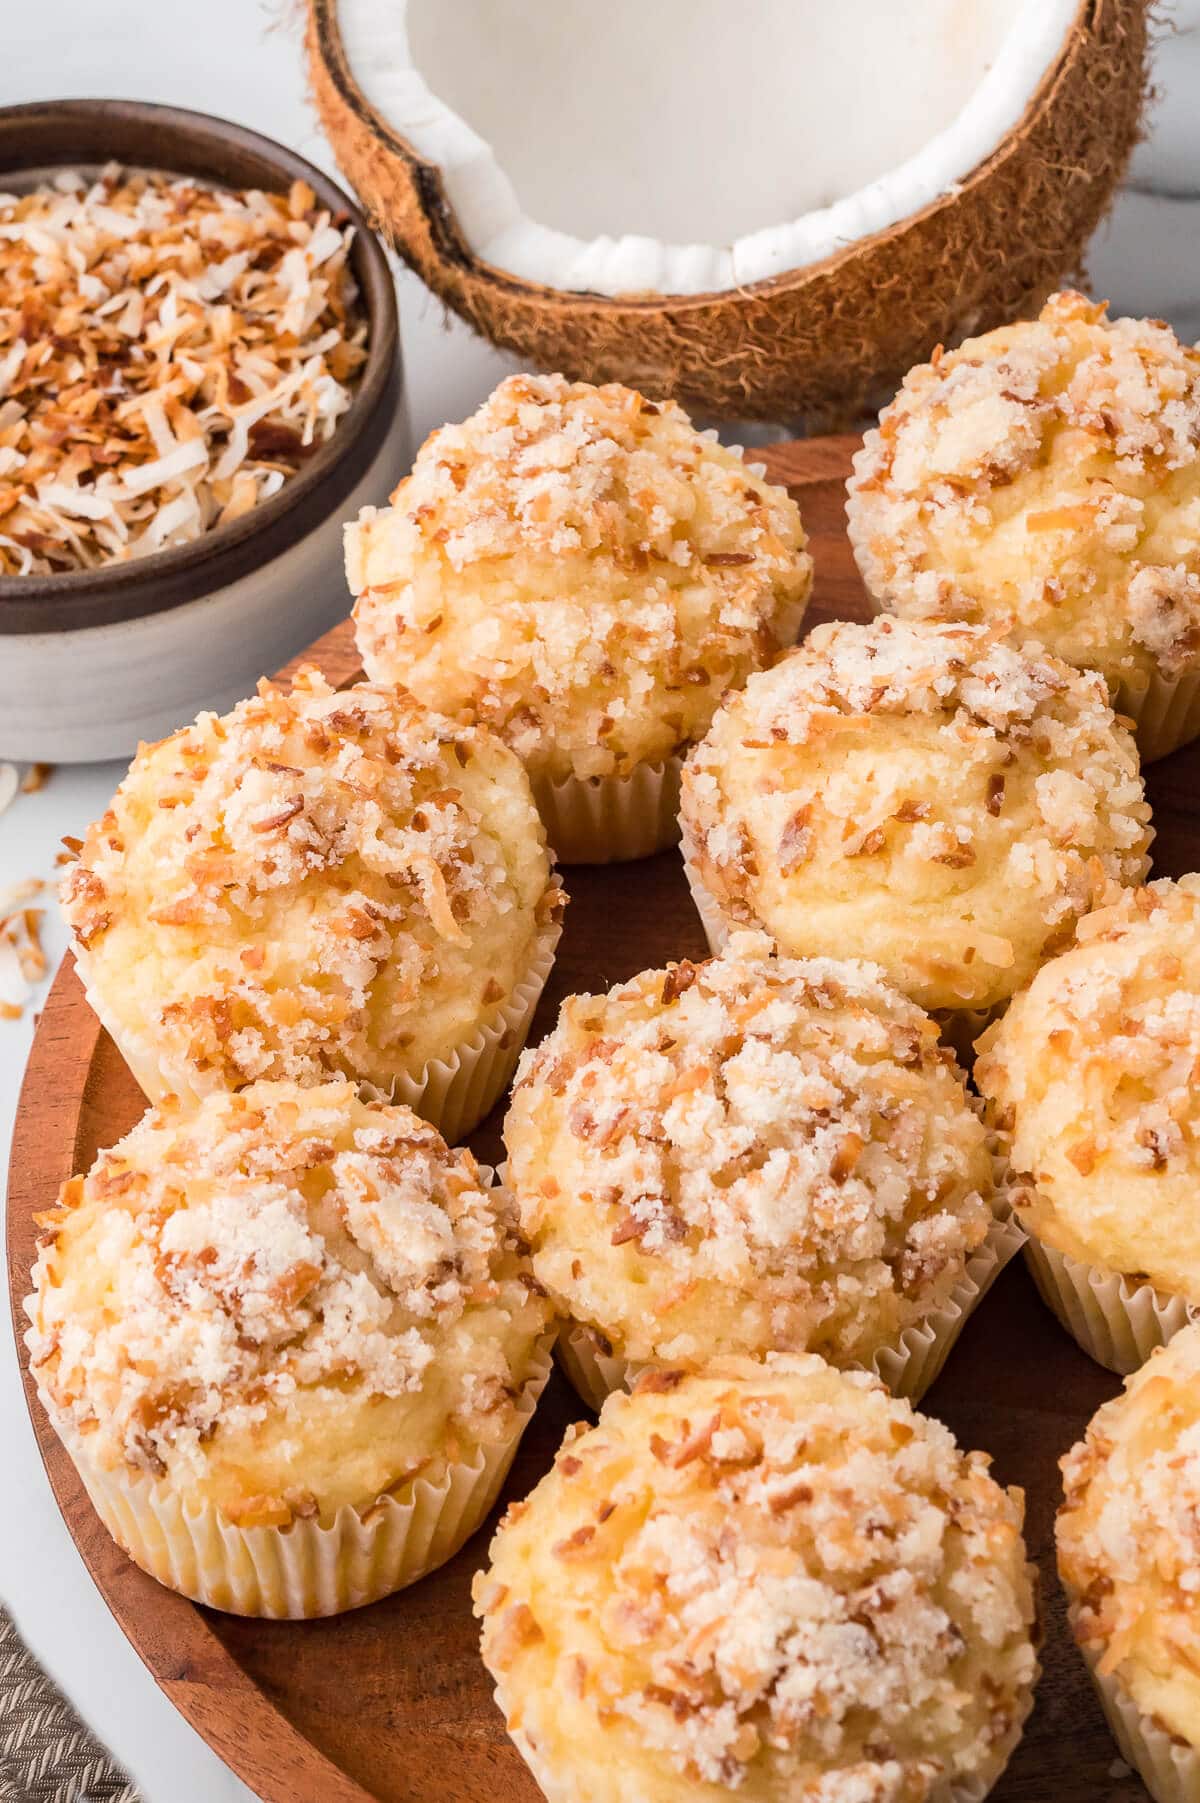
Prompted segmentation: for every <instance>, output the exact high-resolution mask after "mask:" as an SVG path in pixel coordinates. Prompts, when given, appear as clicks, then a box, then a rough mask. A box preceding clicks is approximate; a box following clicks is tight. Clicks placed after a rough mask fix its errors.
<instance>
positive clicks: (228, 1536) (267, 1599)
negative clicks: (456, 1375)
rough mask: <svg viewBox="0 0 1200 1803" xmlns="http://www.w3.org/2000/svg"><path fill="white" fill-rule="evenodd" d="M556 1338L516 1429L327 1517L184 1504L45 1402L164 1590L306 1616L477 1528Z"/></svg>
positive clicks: (78, 1463)
mask: <svg viewBox="0 0 1200 1803" xmlns="http://www.w3.org/2000/svg"><path fill="white" fill-rule="evenodd" d="M552 1344H553V1336H548V1337H547V1339H546V1340H545V1341H544V1342H543V1343H542V1345H541V1346H540V1347H539V1348H538V1350H537V1352H536V1354H535V1356H534V1358H533V1360H532V1362H531V1367H530V1373H529V1376H528V1378H527V1379H526V1381H525V1385H524V1387H523V1389H522V1392H521V1395H520V1397H519V1398H518V1400H517V1403H516V1410H515V1420H514V1423H513V1433H512V1435H511V1436H510V1437H509V1438H508V1439H506V1440H504V1441H502V1442H500V1443H498V1444H497V1445H494V1446H485V1445H481V1446H478V1447H477V1448H476V1451H475V1456H474V1458H473V1459H471V1460H470V1461H467V1462H464V1463H459V1464H449V1465H448V1466H447V1468H446V1471H445V1474H444V1476H443V1478H442V1480H441V1481H440V1482H439V1483H431V1482H430V1481H429V1480H428V1479H426V1478H422V1477H417V1478H414V1479H412V1480H411V1481H410V1482H408V1483H406V1484H404V1485H403V1486H402V1487H401V1490H400V1494H399V1495H398V1496H396V1495H390V1494H389V1495H386V1496H381V1497H379V1498H378V1499H377V1500H376V1501H375V1502H373V1503H371V1504H370V1505H368V1506H367V1507H365V1508H362V1509H357V1508H351V1507H349V1506H347V1505H343V1506H342V1507H341V1508H340V1509H339V1510H338V1511H337V1514H336V1515H335V1516H334V1517H333V1519H332V1521H330V1522H328V1523H322V1522H321V1521H319V1520H316V1519H311V1520H306V1519H303V1518H297V1519H295V1520H293V1521H292V1522H291V1523H290V1524H289V1525H288V1526H287V1527H286V1528H280V1527H238V1526H237V1525H236V1524H235V1523H233V1522H231V1521H230V1520H229V1519H228V1517H227V1516H225V1515H224V1514H223V1513H222V1512H221V1510H220V1509H218V1508H217V1507H216V1505H215V1504H211V1503H209V1504H203V1505H201V1506H199V1507H197V1508H189V1507H188V1506H187V1505H186V1504H185V1503H184V1502H183V1501H182V1500H181V1499H180V1497H179V1495H178V1493H177V1492H176V1491H174V1490H173V1489H172V1488H171V1486H170V1485H169V1484H168V1483H166V1482H164V1481H163V1480H154V1479H152V1478H150V1477H148V1476H145V1475H139V1474H136V1473H133V1472H131V1471H129V1470H127V1469H122V1470H116V1471H107V1470H103V1469H101V1468H100V1467H99V1466H97V1465H95V1464H94V1463H93V1462H92V1461H91V1460H90V1459H89V1458H88V1455H87V1447H86V1442H85V1441H83V1440H82V1439H81V1438H80V1436H79V1435H78V1434H77V1433H75V1432H73V1431H72V1430H71V1429H70V1428H69V1427H68V1426H67V1425H66V1424H65V1423H64V1422H62V1421H61V1420H60V1419H59V1418H57V1417H56V1413H55V1410H54V1407H53V1404H52V1403H51V1401H50V1399H49V1398H48V1397H46V1396H45V1395H44V1394H42V1393H41V1392H39V1394H42V1402H43V1405H44V1406H45V1408H46V1412H47V1414H48V1415H49V1417H50V1420H51V1423H52V1424H53V1426H54V1428H55V1431H56V1432H57V1434H58V1436H59V1438H60V1439H61V1441H62V1443H63V1445H64V1446H65V1448H66V1450H67V1452H68V1453H69V1454H70V1456H71V1459H72V1461H73V1462H74V1464H75V1467H76V1469H77V1470H78V1472H79V1475H80V1477H81V1478H82V1479H83V1482H84V1485H85V1487H86V1489H87V1493H88V1495H89V1497H90V1498H91V1500H92V1504H93V1506H94V1508H95V1510H96V1513H97V1515H99V1517H100V1519H101V1521H102V1522H103V1523H104V1525H105V1527H106V1528H107V1529H108V1531H109V1533H110V1534H111V1535H112V1537H113V1539H114V1540H115V1541H116V1542H117V1544H118V1545H119V1546H121V1547H122V1548H123V1549H124V1550H125V1552H127V1553H128V1555H129V1557H130V1558H131V1559H132V1560H133V1561H134V1563H135V1564H136V1565H139V1566H140V1567H141V1568H142V1570H143V1571H145V1572H148V1573H149V1575H150V1576H151V1577H152V1578H156V1579H157V1580H158V1582H159V1583H160V1584H164V1585H166V1587H167V1588H168V1589H169V1590H175V1591H178V1592H179V1593H180V1594H181V1595H182V1596H186V1597H190V1598H191V1600H192V1601H193V1602H195V1603H203V1604H204V1605H205V1606H206V1607H207V1608H210V1609H221V1610H223V1611H225V1612H226V1613H229V1614H233V1615H253V1616H260V1617H268V1618H272V1619H286V1620H302V1619H309V1618H312V1617H316V1616H323V1615H337V1614H340V1613H342V1612H343V1611H344V1610H346V1609H358V1608H361V1607H363V1606H364V1605H365V1604H367V1603H375V1602H378V1601H379V1600H380V1598H381V1597H385V1596H390V1595H391V1594H392V1593H393V1592H394V1591H396V1590H401V1589H403V1588H404V1587H405V1586H406V1585H408V1584H412V1583H415V1582H416V1580H417V1579H418V1578H421V1577H424V1576H425V1575H426V1574H427V1573H428V1572H430V1571H433V1570H435V1569H436V1568H437V1567H438V1566H439V1565H444V1564H445V1563H446V1561H447V1560H448V1559H450V1558H452V1557H453V1556H454V1554H455V1553H456V1552H457V1551H458V1549H459V1548H460V1547H461V1546H462V1545H463V1543H464V1542H465V1541H466V1540H468V1539H469V1538H470V1537H471V1535H472V1534H473V1533H475V1532H476V1530H477V1529H478V1528H479V1527H480V1526H481V1524H482V1523H483V1521H484V1519H485V1518H486V1516H487V1514H488V1512H489V1511H490V1509H491V1507H492V1505H493V1503H494V1502H495V1500H496V1498H497V1496H498V1495H499V1493H500V1489H501V1487H502V1485H503V1483H504V1480H505V1478H506V1477H507V1475H508V1471H509V1467H510V1466H511V1464H512V1461H513V1458H514V1456H515V1454H516V1450H517V1447H518V1446H519V1444H520V1441H521V1436H522V1435H523V1433H524V1432H525V1429H526V1428H527V1427H528V1425H529V1423H530V1421H531V1420H532V1418H533V1412H534V1409H535V1408H536V1406H537V1400H538V1397H539V1396H540V1395H541V1393H542V1390H543V1389H544V1388H545V1385H546V1380H547V1378H548V1377H549V1375H550V1366H551V1360H550V1349H551V1346H552Z"/></svg>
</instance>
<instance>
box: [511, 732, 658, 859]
mask: <svg viewBox="0 0 1200 1803" xmlns="http://www.w3.org/2000/svg"><path fill="white" fill-rule="evenodd" d="M682 768H683V759H682V757H680V756H675V757H670V758H667V759H665V761H664V762H662V763H660V764H639V765H638V766H637V768H636V769H635V770H634V771H633V772H632V773H631V774H630V775H629V776H586V777H583V776H568V777H566V778H565V779H564V780H563V781H562V782H557V783H556V782H549V781H547V780H546V779H545V778H544V777H539V776H533V777H531V779H530V780H531V782H532V786H533V799H534V800H535V801H536V803H537V806H538V812H539V813H540V814H541V816H542V824H543V825H544V827H545V828H546V838H547V841H548V842H549V845H550V849H551V851H552V852H553V853H554V855H555V857H556V858H557V859H558V861H559V863H560V864H622V863H628V862H630V861H631V860H633V859H634V858H649V857H652V856H653V855H654V853H655V852H656V851H664V850H665V849H666V847H667V846H669V845H674V844H675V843H676V841H677V840H678V838H679V772H680V771H681V770H682Z"/></svg>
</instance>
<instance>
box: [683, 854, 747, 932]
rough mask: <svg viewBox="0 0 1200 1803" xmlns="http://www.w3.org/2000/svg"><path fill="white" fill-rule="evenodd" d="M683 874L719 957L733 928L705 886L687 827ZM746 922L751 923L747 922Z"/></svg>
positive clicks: (701, 921)
mask: <svg viewBox="0 0 1200 1803" xmlns="http://www.w3.org/2000/svg"><path fill="white" fill-rule="evenodd" d="M683 874H684V876H685V877H686V878H687V886H688V888H689V889H690V890H691V893H692V900H693V901H694V902H695V904H696V912H697V914H698V915H699V916H700V925H701V926H702V927H703V928H704V937H705V939H706V940H707V942H708V949H709V951H710V952H711V953H712V955H713V957H714V958H719V957H720V956H721V953H722V952H723V951H724V950H725V947H726V945H727V944H728V943H729V935H730V932H731V931H732V928H731V927H730V925H729V922H728V921H727V920H726V919H725V916H724V915H723V914H722V912H721V909H720V906H719V905H718V903H717V901H716V900H715V899H714V897H713V896H712V894H711V893H710V892H709V890H707V889H706V888H705V886H704V882H703V880H702V878H701V876H700V872H699V870H698V869H697V867H696V865H695V863H694V861H693V859H692V855H691V847H690V846H689V844H688V833H687V828H686V827H684V829H683ZM746 924H747V925H749V924H751V923H749V922H747V923H746Z"/></svg>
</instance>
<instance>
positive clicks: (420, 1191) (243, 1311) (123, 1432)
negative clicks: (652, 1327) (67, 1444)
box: [25, 1083, 547, 1481]
mask: <svg viewBox="0 0 1200 1803" xmlns="http://www.w3.org/2000/svg"><path fill="white" fill-rule="evenodd" d="M41 1225H42V1226H43V1227H44V1228H45V1230H46V1231H45V1237H44V1238H43V1240H42V1242H41V1245H40V1250H39V1253H38V1258H37V1263H36V1265H35V1266H34V1272H33V1285H34V1288H33V1294H32V1296H31V1297H30V1298H29V1299H28V1301H27V1303H26V1305H25V1306H26V1312H27V1313H28V1315H29V1318H30V1320H31V1322H32V1326H31V1327H30V1328H29V1330H28V1332H27V1334H26V1341H27V1344H28V1346H29V1349H30V1357H31V1362H32V1368H33V1371H34V1375H35V1377H36V1378H37V1381H38V1384H39V1386H40V1388H41V1390H42V1391H43V1393H44V1395H45V1397H46V1399H47V1401H48V1404H49V1406H50V1408H51V1410H52V1412H53V1414H54V1416H55V1418H56V1420H57V1421H59V1422H62V1423H65V1424H66V1426H67V1428H68V1429H69V1430H70V1431H72V1432H73V1433H74V1434H76V1435H78V1436H81V1437H82V1438H84V1439H85V1440H86V1442H87V1445H88V1449H89V1456H90V1457H91V1458H92V1459H94V1460H99V1461H100V1462H101V1463H103V1464H108V1465H111V1464H115V1463H118V1462H124V1463H125V1464H126V1465H128V1466H129V1467H131V1468H133V1469H134V1470H136V1471H142V1472H147V1473H150V1474H151V1475H153V1476H161V1475H163V1474H164V1472H166V1471H170V1472H171V1474H172V1476H173V1478H175V1479H176V1480H178V1481H186V1480H188V1479H194V1478H195V1477H196V1476H198V1475H199V1474H202V1473H203V1471H204V1469H205V1465H206V1462H208V1461H210V1460H211V1459H212V1458H213V1457H214V1456H215V1455H214V1450H213V1443H214V1440H217V1439H221V1440H223V1441H236V1440H244V1441H246V1442H248V1443H249V1444H250V1445H251V1446H253V1444H254V1442H255V1440H256V1437H257V1438H258V1439H259V1441H260V1443H261V1445H262V1446H263V1447H266V1446H268V1445H269V1443H270V1441H271V1440H272V1438H275V1437H277V1436H278V1435H279V1433H280V1432H282V1433H283V1434H284V1436H285V1437H286V1436H287V1435H288V1434H292V1435H297V1436H300V1435H302V1434H303V1432H304V1429H305V1421H306V1418H308V1417H309V1416H311V1415H312V1414H313V1413H314V1412H315V1411H317V1410H318V1409H319V1406H320V1402H321V1396H320V1393H321V1392H323V1391H324V1392H327V1393H329V1394H331V1395H333V1396H342V1397H344V1398H347V1399H349V1398H353V1400H354V1402H355V1404H356V1405H357V1404H359V1403H365V1402H369V1401H370V1399H372V1398H376V1399H385V1398H393V1399H395V1398H402V1397H408V1396H412V1395H414V1394H416V1393H417V1392H420V1391H421V1390H422V1389H423V1387H424V1386H426V1385H430V1386H432V1387H433V1390H434V1393H435V1394H436V1395H437V1397H438V1398H439V1401H440V1406H441V1410H442V1420H443V1421H444V1420H445V1419H446V1418H447V1417H449V1416H451V1415H457V1416H458V1417H460V1425H461V1426H462V1427H463V1428H464V1431H467V1432H472V1433H476V1434H477V1433H479V1432H480V1431H482V1428H483V1425H484V1423H483V1421H482V1418H483V1417H486V1416H488V1415H490V1414H492V1413H493V1412H494V1411H496V1410H498V1409H503V1410H508V1409H509V1408H510V1406H511V1402H512V1395H513V1392H511V1391H509V1390H508V1389H506V1388H505V1385H506V1384H507V1383H508V1381H509V1379H510V1377H511V1376H512V1375H513V1374H512V1373H510V1370H509V1366H508V1363H507V1362H506V1359H505V1357H504V1350H505V1335H508V1336H510V1339H511V1342H512V1343H511V1345H509V1347H508V1350H509V1351H513V1350H514V1349H515V1347H516V1345H517V1344H518V1342H519V1335H518V1333H517V1329H518V1327H519V1328H520V1330H521V1333H523V1334H524V1336H525V1339H526V1341H528V1340H529V1339H530V1338H536V1337H537V1335H538V1334H539V1333H540V1332H541V1330H542V1328H543V1327H544V1324H545V1319H546V1313H547V1311H546V1307H545V1304H544V1303H543V1302H542V1300H541V1299H540V1297H539V1296H538V1295H537V1294H536V1290H535V1288H531V1281H530V1279H529V1276H528V1268H527V1264H526V1262H525V1260H524V1258H523V1256H521V1254H520V1249H519V1242H518V1240H517V1238H516V1235H515V1230H514V1225H513V1221H512V1214H511V1209H510V1205H509V1202H508V1199H507V1197H506V1195H505V1193H504V1192H503V1191H502V1190H498V1189H495V1188H493V1187H491V1186H490V1184H489V1183H488V1182H487V1181H485V1179H484V1178H483V1177H482V1175H481V1173H480V1170H479V1167H478V1165H477V1164H476V1163H475V1160H474V1159H473V1158H472V1156H471V1154H470V1153H469V1152H466V1151H453V1152H452V1151H449V1150H448V1149H447V1147H446V1145H445V1142H444V1141H443V1140H442V1138H441V1136H440V1135H439V1134H438V1133H437V1132H436V1131H435V1130H434V1129H433V1128H432V1127H430V1126H428V1125H427V1123H426V1122H424V1121H421V1120H419V1119H418V1118H417V1116H416V1115H414V1114H412V1113H411V1112H410V1111H409V1110H408V1109H406V1108H401V1107H384V1106H382V1105H380V1104H377V1103H367V1102H365V1101H363V1100H361V1099H359V1097H358V1096H357V1095H356V1093H355V1091H354V1088H353V1086H352V1085H351V1084H349V1083H335V1084H326V1085H322V1086H318V1087H314V1088H309V1089H300V1088H298V1087H296V1086H295V1085H293V1084H261V1085H258V1086H256V1087H255V1088H253V1089H251V1090H248V1091H246V1092H244V1093H243V1094H242V1095H238V1096H212V1097H209V1098H207V1099H206V1101H205V1102H204V1103H203V1104H201V1106H200V1107H199V1109H198V1110H195V1111H190V1112H184V1111H181V1110H180V1109H179V1108H178V1107H176V1106H168V1107H166V1108H163V1109H152V1110H151V1111H150V1112H149V1113H148V1114H147V1115H146V1116H145V1117H144V1118H143V1120H142V1121H141V1122H140V1123H139V1124H138V1125H137V1126H136V1127H135V1128H134V1129H133V1131H132V1132H131V1133H129V1134H127V1135H126V1137H125V1138H124V1139H123V1140H122V1141H121V1142H120V1143H119V1144H118V1145H116V1146H114V1147H113V1148H112V1149H111V1150H110V1151H107V1152H102V1153H101V1154H100V1156H99V1158H98V1159H97V1161H96V1163H95V1164H94V1165H93V1167H92V1169H91V1171H90V1172H89V1173H88V1175H87V1176H86V1177H74V1178H72V1179H71V1180H70V1182H69V1183H67V1184H66V1186H65V1187H64V1189H63V1192H62V1196H61V1198H60V1201H59V1203H58V1205H57V1207H55V1208H53V1209H51V1210H50V1212H49V1213H48V1214H47V1215H45V1216H43V1217H42V1219H41ZM476 1318H477V1319H478V1322H479V1323H480V1327H479V1332H480V1335H481V1336H489V1337H495V1338H496V1340H497V1345H498V1348H499V1350H500V1358H499V1362H498V1363H497V1362H496V1361H495V1360H494V1359H493V1360H492V1361H491V1362H490V1364H489V1361H488V1359H487V1358H486V1356H481V1357H480V1360H479V1363H478V1366H477V1367H476V1366H474V1365H472V1363H471V1360H470V1355H469V1354H468V1356H467V1357H466V1358H464V1356H463V1349H464V1348H465V1347H466V1346H467V1344H468V1339H467V1336H468V1335H469V1334H472V1333H473V1331H474V1330H473V1329H472V1328H471V1327H470V1325H469V1324H470V1322H471V1321H472V1320H473V1319H476ZM497 1371H498V1372H499V1373H500V1376H501V1378H502V1379H503V1381H502V1382H500V1383H497V1382H495V1381H494V1377H495V1373H496V1372H497ZM522 1381H523V1373H521V1372H518V1373H516V1387H517V1388H519V1386H520V1383H521V1382H522ZM345 1406H346V1407H347V1408H349V1407H350V1401H349V1400H347V1401H346V1403H345ZM317 1418H318V1419H319V1414H318V1416H317ZM377 1419H378V1420H379V1422H380V1424H381V1426H382V1423H383V1421H384V1416H383V1415H382V1414H380V1415H379V1416H378V1417H377ZM272 1424H273V1425H272ZM407 1450H412V1449H407ZM250 1456H251V1460H252V1459H253V1454H251V1455H250ZM390 1456H391V1457H392V1458H393V1460H395V1459H396V1458H397V1456H399V1457H400V1463H401V1468H402V1467H403V1461H404V1457H406V1456H407V1451H406V1449H404V1448H396V1447H394V1446H393V1447H392V1448H391V1449H390ZM401 1474H402V1471H401V1470H398V1471H397V1472H396V1475H397V1476H399V1475H401Z"/></svg>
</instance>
